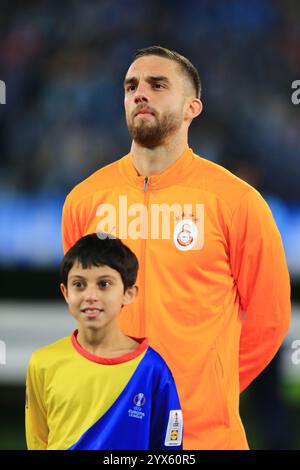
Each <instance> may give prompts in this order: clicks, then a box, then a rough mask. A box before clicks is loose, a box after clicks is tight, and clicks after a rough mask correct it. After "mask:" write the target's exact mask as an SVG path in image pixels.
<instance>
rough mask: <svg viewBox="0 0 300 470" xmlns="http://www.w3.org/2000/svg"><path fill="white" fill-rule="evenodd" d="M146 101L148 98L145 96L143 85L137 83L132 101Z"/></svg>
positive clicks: (136, 102)
mask: <svg viewBox="0 0 300 470" xmlns="http://www.w3.org/2000/svg"><path fill="white" fill-rule="evenodd" d="M148 101H149V98H148V96H147V93H146V89H145V86H144V85H142V84H141V83H139V84H138V86H137V88H136V90H135V94H134V102H135V104H138V103H141V102H145V103H148Z"/></svg>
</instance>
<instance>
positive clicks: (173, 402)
mask: <svg viewBox="0 0 300 470" xmlns="http://www.w3.org/2000/svg"><path fill="white" fill-rule="evenodd" d="M182 433H183V420H182V411H181V407H180V402H179V398H178V393H177V390H176V386H175V382H174V379H173V377H172V375H171V373H170V371H169V370H168V369H167V370H166V371H164V378H163V379H162V383H161V384H160V387H159V389H158V391H157V393H155V396H154V397H153V410H152V419H151V436H150V449H152V450H161V449H164V450H182Z"/></svg>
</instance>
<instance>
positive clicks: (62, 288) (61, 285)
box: [59, 282, 68, 303]
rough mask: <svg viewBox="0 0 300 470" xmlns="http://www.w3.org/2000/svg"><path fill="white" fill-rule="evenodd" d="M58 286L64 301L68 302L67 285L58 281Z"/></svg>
mask: <svg viewBox="0 0 300 470" xmlns="http://www.w3.org/2000/svg"><path fill="white" fill-rule="evenodd" d="M59 287H60V291H61V293H62V295H63V296H64V298H65V301H66V302H67V303H68V289H67V287H66V286H65V285H64V284H63V283H62V282H61V283H60V285H59Z"/></svg>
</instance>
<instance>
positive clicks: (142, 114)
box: [135, 109, 154, 118]
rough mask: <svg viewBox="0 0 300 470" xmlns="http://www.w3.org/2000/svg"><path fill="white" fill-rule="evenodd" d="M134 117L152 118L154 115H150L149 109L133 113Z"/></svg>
mask: <svg viewBox="0 0 300 470" xmlns="http://www.w3.org/2000/svg"><path fill="white" fill-rule="evenodd" d="M135 116H139V117H142V118H143V117H148V116H154V113H152V112H151V111H150V110H149V109H140V110H139V111H137V112H136V113H135Z"/></svg>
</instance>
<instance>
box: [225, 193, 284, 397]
mask: <svg viewBox="0 0 300 470" xmlns="http://www.w3.org/2000/svg"><path fill="white" fill-rule="evenodd" d="M230 262H231V267H232V272H233V276H234V279H235V282H236V284H237V288H238V292H239V296H240V302H241V308H242V310H243V314H242V317H243V320H242V331H241V338H240V353H239V373H240V391H241V392H242V391H243V390H244V389H245V388H246V387H247V386H248V385H249V384H250V383H251V382H252V380H254V379H255V377H257V376H258V375H259V374H260V372H261V371H262V370H263V369H264V368H265V367H266V366H267V364H268V363H269V362H270V361H271V359H272V358H273V357H274V355H275V354H276V352H277V351H278V349H279V347H280V345H281V343H282V341H283V339H284V337H285V335H286V332H287V330H288V328H289V324H290V312H291V305H290V281H289V274H288V270H287V265H286V261H285V255H284V250H283V246H282V242H281V238H280V234H279V231H278V229H277V227H276V224H275V222H274V219H273V216H272V213H271V211H270V209H269V207H268V205H267V204H266V202H265V201H264V199H263V198H262V197H261V195H260V194H259V193H258V192H257V191H256V190H254V189H253V188H251V189H249V190H248V192H247V193H246V194H245V195H244V197H243V198H242V199H241V200H240V202H239V206H238V208H237V209H236V210H235V212H234V214H233V218H232V226H231V230H230Z"/></svg>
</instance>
